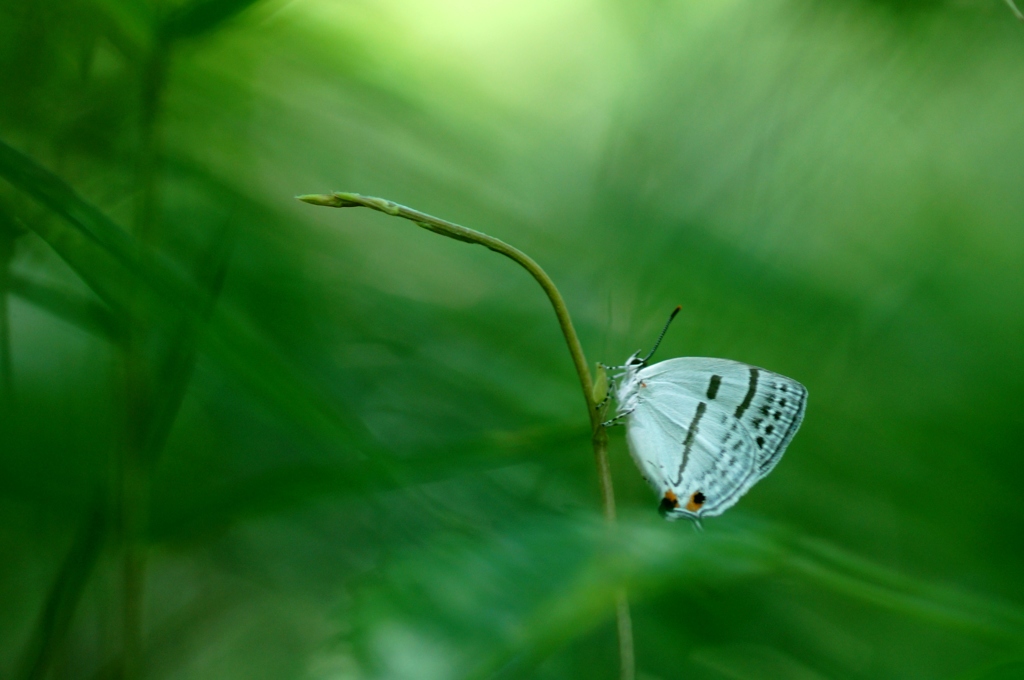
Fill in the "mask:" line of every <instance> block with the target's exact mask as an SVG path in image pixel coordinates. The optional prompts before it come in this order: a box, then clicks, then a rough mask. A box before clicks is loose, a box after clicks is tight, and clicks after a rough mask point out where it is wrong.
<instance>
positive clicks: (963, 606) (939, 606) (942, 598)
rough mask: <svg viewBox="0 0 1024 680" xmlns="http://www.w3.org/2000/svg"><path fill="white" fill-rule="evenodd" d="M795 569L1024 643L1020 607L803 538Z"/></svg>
mask: <svg viewBox="0 0 1024 680" xmlns="http://www.w3.org/2000/svg"><path fill="white" fill-rule="evenodd" d="M795 546H796V548H797V551H796V552H794V554H793V555H792V557H791V559H790V562H789V564H790V566H791V567H793V568H794V569H795V570H796V571H797V572H799V573H801V574H802V575H804V576H807V577H810V578H812V579H814V580H816V581H818V582H819V583H821V584H822V585H825V586H827V587H829V588H831V589H834V590H836V591H838V592H841V593H843V594H845V595H847V596H850V597H854V598H857V599H861V600H865V601H867V602H871V603H873V604H876V605H879V606H882V607H886V608H889V609H893V610H896V611H899V612H901V613H904V614H909V615H912V616H916V617H919V618H922V619H926V620H928V621H931V622H933V623H936V624H939V625H943V626H951V627H954V628H959V629H962V630H967V631H974V632H979V633H983V634H986V635H996V636H999V637H1005V638H1008V639H1012V640H1015V641H1018V642H1020V641H1024V611H1022V610H1021V609H1020V608H1018V607H1013V606H1011V605H1008V604H1005V603H1000V602H995V601H992V600H989V599H985V598H982V597H978V596H975V595H971V594H968V593H966V592H964V591H962V590H957V589H954V588H948V587H943V586H938V585H935V584H932V583H927V582H925V581H921V580H918V579H914V578H912V577H910V576H906V575H904V574H901V573H899V572H896V571H893V570H890V569H886V568H884V567H881V566H879V565H877V564H874V563H872V562H869V561H867V560H865V559H863V558H860V557H857V556H856V555H853V554H851V553H848V552H846V551H843V550H840V549H839V548H837V547H835V546H832V545H829V544H828V543H826V542H824V541H820V540H815V539H810V538H806V537H800V538H798V539H797V540H796V541H795Z"/></svg>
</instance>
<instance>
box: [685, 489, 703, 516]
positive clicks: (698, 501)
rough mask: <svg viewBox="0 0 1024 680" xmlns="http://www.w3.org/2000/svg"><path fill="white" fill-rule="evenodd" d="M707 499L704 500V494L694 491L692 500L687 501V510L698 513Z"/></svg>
mask: <svg viewBox="0 0 1024 680" xmlns="http://www.w3.org/2000/svg"><path fill="white" fill-rule="evenodd" d="M706 500H707V499H706V498H704V494H702V493H701V492H700V491H694V492H693V495H692V496H690V500H688V501H686V509H687V510H689V511H690V512H697V511H698V510H700V509H701V506H703V505H704V502H705V501H706Z"/></svg>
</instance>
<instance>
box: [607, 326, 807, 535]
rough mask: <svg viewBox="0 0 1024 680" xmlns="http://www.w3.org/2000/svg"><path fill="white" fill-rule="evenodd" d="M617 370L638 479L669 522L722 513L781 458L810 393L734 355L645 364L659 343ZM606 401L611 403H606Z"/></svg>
mask: <svg viewBox="0 0 1024 680" xmlns="http://www.w3.org/2000/svg"><path fill="white" fill-rule="evenodd" d="M679 310H680V307H676V309H675V310H674V311H673V312H672V314H671V316H669V319H668V322H667V323H666V324H665V327H664V328H663V329H662V331H661V335H659V336H658V340H657V342H655V343H654V348H653V349H651V351H650V352H649V353H648V354H647V355H646V356H644V357H642V358H641V357H640V352H635V353H634V354H632V355H631V356H630V357H629V358H628V359H627V360H626V363H625V365H623V366H616V367H602V368H606V369H609V370H611V371H618V372H617V373H612V374H611V390H610V392H609V394H608V395H607V397H610V396H612V395H614V397H615V401H616V406H617V411H616V415H615V417H614V418H612V419H611V420H609V421H607V422H606V423H604V424H605V425H606V426H610V425H618V424H621V423H622V421H625V424H626V441H627V443H628V445H629V452H630V455H631V456H632V457H633V460H634V462H635V463H636V465H637V467H638V468H640V473H641V474H642V475H643V477H644V479H646V480H647V483H648V484H650V485H651V486H652V487H653V488H654V490H655V491H656V492H657V493H658V495H659V496H660V498H661V503H660V505H659V508H658V510H659V512H660V513H661V514H662V516H664V517H666V518H667V519H671V520H676V519H679V518H680V517H686V518H688V519H691V520H694V521H695V522H696V523H697V525H698V526H699V525H700V519H701V518H703V517H715V516H717V515H720V514H722V513H723V512H725V511H726V510H728V509H729V508H731V507H732V506H733V505H735V504H736V501H738V500H739V499H740V497H741V496H743V494H745V493H746V492H747V491H749V490H750V487H752V486H753V485H754V484H756V483H757V482H758V481H760V480H761V479H763V478H764V477H765V476H767V474H768V473H769V472H771V471H772V469H773V468H774V467H775V465H776V464H777V463H778V462H779V460H780V459H781V458H782V454H783V452H784V451H785V450H786V446H788V445H789V442H790V441H791V440H792V439H793V435H795V434H796V431H797V429H798V428H799V427H800V423H801V421H802V420H803V417H804V408H805V407H806V405H807V389H806V388H805V387H804V386H803V385H801V384H800V383H798V382H797V381H795V380H793V379H792V378H787V377H786V376H784V375H779V374H778V373H773V372H771V371H767V370H765V369H763V368H758V367H756V366H750V365H749V364H744V363H742V362H739V361H732V360H730V359H708V358H703V357H680V358H676V359H668V360H667V361H661V362H658V363H656V364H651V365H648V363H647V362H648V360H649V359H650V358H651V356H653V355H654V351H655V350H656V349H657V348H658V345H659V344H661V340H662V338H664V337H665V333H666V331H668V327H669V324H671V323H672V320H673V319H674V318H675V316H676V314H678V313H679ZM607 397H606V398H605V401H607Z"/></svg>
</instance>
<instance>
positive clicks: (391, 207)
mask: <svg viewBox="0 0 1024 680" xmlns="http://www.w3.org/2000/svg"><path fill="white" fill-rule="evenodd" d="M296 198H298V199H299V200H300V201H303V202H305V203H310V204H312V205H319V206H325V207H329V208H356V207H363V208H372V209H373V210H379V211H380V212H382V213H386V214H388V215H392V216H394V217H403V218H405V219H407V220H411V221H412V222H415V223H416V224H417V225H419V226H420V227H423V228H424V229H427V230H429V231H432V232H434V233H435V234H441V235H442V236H447V237H449V238H453V239H456V240H458V241H465V242H466V243H476V244H478V245H482V246H484V247H485V248H488V249H490V250H493V251H494V252H496V253H499V254H501V255H504V256H505V257H507V258H509V259H511V260H514V261H515V262H516V263H517V264H519V265H520V266H522V267H523V269H525V270H526V271H528V272H530V275H531V276H532V277H533V278H534V279H535V280H536V281H537V283H539V284H540V287H541V288H543V289H544V293H545V294H546V295H547V296H548V299H549V300H550V301H551V306H552V307H554V310H555V316H556V317H557V318H558V325H559V326H560V327H561V329H562V335H564V336H565V343H566V344H567V345H568V346H569V354H570V355H571V356H572V363H573V365H574V366H575V367H576V375H577V377H578V378H579V381H580V387H581V388H582V390H583V399H584V401H585V403H586V406H587V417H588V418H589V419H590V441H591V444H592V445H593V448H594V461H595V463H596V465H597V474H598V478H599V479H600V481H601V503H602V506H603V509H604V516H605V519H606V520H607V521H608V523H609V524H614V522H615V491H614V489H613V488H612V475H611V468H610V467H609V465H608V434H607V432H605V428H604V426H603V425H602V424H601V422H602V417H601V413H600V410H599V409H598V407H597V404H596V403H595V402H594V396H593V382H592V379H591V376H590V368H589V366H588V364H587V358H586V356H584V354H583V347H582V346H581V345H580V340H579V337H578V336H577V335H576V329H575V328H574V327H573V325H572V318H571V317H570V316H569V309H568V307H566V306H565V300H563V299H562V294H561V293H560V292H558V288H557V287H555V283H554V281H552V280H551V277H550V276H548V275H547V273H546V272H545V271H544V270H543V269H541V267H540V265H539V264H537V263H536V262H535V261H534V260H533V258H531V257H530V256H529V255H527V254H526V253H524V252H523V251H521V250H519V249H518V248H514V247H513V246H510V245H509V244H507V243H505V242H504V241H501V240H499V239H496V238H494V237H493V236H488V235H487V234H484V233H482V232H479V231H475V230H473V229H469V228H467V227H463V226H461V225H458V224H455V223H453V222H449V221H447V220H442V219H440V218H438V217H434V216H433V215H428V214H426V213H422V212H420V211H419V210H413V209H412V208H407V207H406V206H404V205H399V204H398V203H394V202H392V201H388V200H386V199H383V198H375V197H373V196H363V195H361V194H353V193H346V192H340V191H339V192H334V193H331V194H308V195H305V196H297V197H296ZM615 614H616V620H617V623H618V637H619V659H620V663H621V668H620V678H621V680H633V677H634V674H635V671H634V666H635V664H634V656H633V628H632V622H631V621H630V615H629V600H628V599H627V596H626V591H625V589H622V590H620V591H619V592H618V593H617V594H616V602H615Z"/></svg>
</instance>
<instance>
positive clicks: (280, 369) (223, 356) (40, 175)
mask: <svg viewBox="0 0 1024 680" xmlns="http://www.w3.org/2000/svg"><path fill="white" fill-rule="evenodd" d="M0 177H4V178H6V179H7V180H8V181H9V182H11V183H12V184H14V185H15V186H16V187H17V188H19V189H21V190H22V191H24V192H25V193H27V194H29V195H30V196H32V197H34V198H36V199H37V200H38V201H39V202H40V203H42V204H43V205H45V206H46V207H48V208H50V209H51V210H53V211H54V212H55V213H57V214H58V215H60V216H61V217H63V218H64V219H65V220H66V222H67V223H68V224H70V225H71V226H72V227H73V229H72V230H68V229H66V228H62V227H60V226H59V224H57V223H50V222H48V221H46V220H36V221H33V222H32V223H30V224H28V226H29V228H31V229H33V230H34V231H35V232H36V233H37V234H39V236H40V237H42V238H43V240H44V241H46V242H47V243H49V244H50V245H51V246H52V247H53V248H54V250H56V251H57V253H58V254H59V255H60V256H61V257H62V258H64V260H65V261H66V262H67V263H68V264H69V265H70V266H71V267H72V269H74V270H75V271H76V273H78V274H79V275H80V276H81V277H82V279H83V280H84V281H85V282H86V283H87V284H88V285H89V286H90V287H92V288H93V289H94V290H95V291H96V292H97V294H99V295H100V296H101V297H104V298H105V299H107V301H108V302H110V303H112V304H113V305H114V306H115V307H116V308H117V309H118V310H119V311H121V310H128V309H131V308H132V307H133V305H132V304H131V302H132V300H131V299H130V296H131V295H132V294H133V291H135V290H136V289H137V286H135V285H133V281H137V282H138V283H141V284H143V285H144V286H146V288H147V289H148V290H149V291H150V293H151V301H150V304H153V305H156V307H157V308H159V307H162V306H169V307H170V309H164V310H163V311H157V309H154V310H153V311H152V312H150V316H149V320H150V323H152V322H153V321H154V320H159V321H161V322H162V323H167V321H168V319H175V318H178V315H179V314H180V315H181V318H183V319H185V320H187V322H188V323H191V324H194V325H195V327H196V328H203V329H204V332H202V333H201V338H202V340H201V342H200V344H201V345H202V347H203V348H204V349H205V350H206V351H207V352H208V353H210V354H211V355H212V356H213V357H214V358H215V359H216V360H217V361H218V362H219V363H220V364H221V365H222V366H223V367H225V368H226V369H228V371H229V372H230V373H232V374H233V375H235V376H237V377H239V378H241V379H242V381H243V382H244V383H245V384H246V385H247V386H248V387H249V388H250V389H253V390H255V391H256V393H257V394H259V395H260V396H261V397H262V398H264V399H266V400H268V401H269V402H270V403H273V404H275V406H276V407H277V408H278V409H280V410H281V412H282V413H285V414H287V415H288V416H289V417H290V418H291V419H292V420H294V421H295V422H296V423H298V424H301V425H303V431H304V432H305V433H309V434H311V435H313V436H314V437H315V438H317V439H320V440H321V441H324V442H327V443H330V444H331V445H332V446H335V447H343V448H345V449H353V448H354V449H357V450H361V451H363V452H364V453H368V452H370V451H374V450H379V445H378V444H376V443H375V442H374V441H373V439H372V438H371V437H370V436H369V434H368V433H367V432H365V430H364V429H363V427H362V425H361V424H360V423H358V422H357V421H355V420H354V419H352V418H347V417H345V415H344V412H343V411H342V409H341V408H340V406H337V405H335V404H333V403H332V402H331V401H330V400H329V399H328V398H327V397H325V396H324V395H323V393H322V390H321V388H319V387H318V386H317V385H316V384H315V383H314V382H312V380H310V379H305V378H301V377H299V376H298V375H297V373H296V370H295V369H294V368H293V367H292V366H291V365H290V364H289V363H288V362H287V361H285V360H284V358H283V357H281V356H280V355H279V354H278V353H277V352H276V351H274V350H273V349H272V348H270V347H269V346H268V345H267V343H266V342H265V340H263V339H262V338H260V337H259V336H258V335H257V334H256V333H255V332H254V331H253V330H252V329H250V328H249V327H248V326H247V324H246V323H245V322H244V321H243V320H242V319H241V318H239V317H238V315H236V314H233V313H231V312H230V311H228V310H225V309H224V308H223V307H220V306H218V307H214V306H213V304H212V302H211V300H210V296H209V294H208V293H206V292H205V291H202V290H201V289H199V288H198V287H196V286H195V285H194V284H192V283H191V282H189V281H187V280H186V279H184V278H183V277H182V276H181V274H179V273H178V271H177V270H176V269H175V268H174V267H172V266H171V265H170V264H168V263H166V262H165V261H164V259H163V258H161V257H158V256H157V255H155V254H153V253H150V252H147V251H145V250H144V249H143V248H142V247H141V246H139V245H138V243H137V242H136V241H135V239H134V238H133V237H132V236H131V235H130V234H128V233H127V232H126V231H124V230H123V229H121V228H120V227H118V226H117V225H116V224H114V223H113V222H112V221H111V220H110V219H109V218H107V217H106V216H105V215H104V214H103V213H102V212H100V211H99V210H98V209H96V208H95V207H93V206H92V205H90V204H89V203H87V202H85V201H84V200H82V199H81V198H80V197H79V196H78V195H77V194H76V193H75V192H74V190H73V189H71V187H69V186H68V185H67V184H66V183H65V182H64V181H63V180H61V179H60V178H58V177H57V176H56V175H54V174H53V173H51V172H49V171H48V170H46V169H45V168H42V167H41V166H39V165H38V164H36V163H35V162H34V161H32V160H31V159H30V158H28V157H27V156H25V155H24V154H21V153H19V152H18V151H16V150H14V149H13V148H11V147H10V146H8V145H6V144H4V143H3V142H2V141H0ZM95 246H98V247H99V248H98V249H97V248H96V247H95ZM98 255H100V257H98ZM211 309H212V310H213V311H212V313H210V312H209V310H211ZM207 314H210V319H209V323H208V324H207V323H206V320H207Z"/></svg>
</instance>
